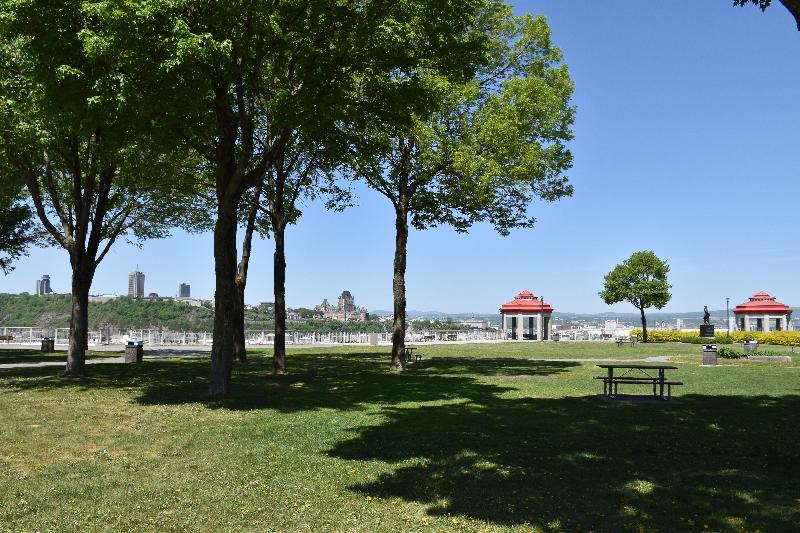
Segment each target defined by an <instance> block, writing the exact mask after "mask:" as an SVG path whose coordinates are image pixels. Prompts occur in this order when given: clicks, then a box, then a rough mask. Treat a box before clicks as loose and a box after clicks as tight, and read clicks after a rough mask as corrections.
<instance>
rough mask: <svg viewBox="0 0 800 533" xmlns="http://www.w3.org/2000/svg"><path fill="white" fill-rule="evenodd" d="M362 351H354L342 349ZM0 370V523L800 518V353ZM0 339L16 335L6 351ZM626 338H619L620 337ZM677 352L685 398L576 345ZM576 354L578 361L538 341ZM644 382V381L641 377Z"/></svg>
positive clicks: (437, 351) (493, 526)
mask: <svg viewBox="0 0 800 533" xmlns="http://www.w3.org/2000/svg"><path fill="white" fill-rule="evenodd" d="M345 352H346V353H345ZM423 352H424V353H425V358H424V359H423V361H422V362H420V363H416V364H414V365H412V366H411V367H410V369H409V370H408V371H407V372H406V373H404V374H400V375H397V374H390V373H389V372H387V371H386V369H387V367H388V355H387V354H388V349H387V348H385V347H372V348H365V347H361V348H347V349H343V348H340V349H302V350H300V349H298V350H293V351H291V353H290V358H289V365H290V374H289V375H287V376H283V377H277V378H276V377H272V376H270V375H269V370H270V366H269V360H268V359H267V358H266V357H264V356H263V355H260V354H255V355H253V356H252V357H251V362H250V363H249V364H247V365H237V366H236V368H235V376H234V391H233V394H232V396H231V398H229V399H227V400H225V401H222V402H218V403H208V402H207V401H206V400H205V389H206V379H207V373H208V362H207V361H204V360H170V361H146V362H144V363H142V364H139V365H122V364H119V365H117V364H106V365H95V366H90V367H89V370H90V372H91V376H92V377H91V378H90V379H87V380H85V381H75V380H68V379H66V378H62V377H60V376H59V373H60V369H59V368H37V369H16V370H0V421H1V422H0V487H2V490H0V530H3V529H8V530H12V531H34V530H47V529H53V530H80V531H84V530H101V529H102V530H108V529H112V530H136V531H138V530H153V531H155V530H158V531H161V530H198V531H221V530H232V531H233V530H253V531H315V532H318V531H369V532H371V531H429V530H438V531H449V530H456V531H458V530H461V531H476V530H477V531H482V530H487V531H495V530H519V531H531V530H536V529H539V530H544V531H560V530H563V531H590V530H592V531H624V530H631V531H639V530H640V529H641V528H644V529H645V530H646V531H653V530H657V531H765V532H767V531H770V532H771V531H790V530H793V529H795V528H796V524H798V523H800V496H798V495H800V481H798V480H800V453H799V452H800V444H798V439H797V428H798V422H800V368H798V367H796V366H794V364H792V363H783V364H768V363H752V362H746V361H723V364H722V365H721V366H720V367H717V368H708V367H701V366H699V361H700V347H699V346H696V345H683V344H661V345H651V346H641V345H640V346H637V347H633V348H632V347H629V346H628V347H626V346H623V347H621V348H618V347H617V346H616V345H601V344H597V343H560V344H556V343H550V344H545V345H534V344H533V343H525V344H517V345H508V344H504V345H450V346H435V347H425V349H424V350H423ZM0 353H1V352H0ZM617 354H619V355H617ZM622 354H626V355H625V356H624V357H625V358H627V357H628V356H629V355H630V358H644V357H654V356H671V357H672V358H673V360H676V361H680V363H679V364H678V365H677V366H679V368H678V370H675V371H673V373H672V374H671V377H674V378H675V379H680V380H681V381H683V382H684V383H685V384H686V385H685V386H684V387H681V388H679V389H678V392H677V395H678V399H679V403H675V404H672V405H637V404H613V403H608V402H604V401H602V400H600V399H598V398H596V397H595V395H596V394H597V393H598V392H600V389H601V388H602V387H601V385H600V384H598V383H597V382H596V381H594V380H592V379H591V377H592V376H593V375H597V374H598V373H599V369H597V368H596V367H595V366H594V365H595V363H591V362H580V361H577V359H582V358H623V355H622ZM529 358H540V359H573V360H572V361H554V360H550V361H534V360H529ZM642 389H646V387H642Z"/></svg>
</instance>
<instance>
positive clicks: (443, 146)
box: [352, 2, 574, 370]
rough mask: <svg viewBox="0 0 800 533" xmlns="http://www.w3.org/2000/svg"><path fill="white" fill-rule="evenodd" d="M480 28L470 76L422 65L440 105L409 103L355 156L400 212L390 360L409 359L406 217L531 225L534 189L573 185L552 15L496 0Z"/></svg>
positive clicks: (463, 226)
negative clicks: (423, 109)
mask: <svg viewBox="0 0 800 533" xmlns="http://www.w3.org/2000/svg"><path fill="white" fill-rule="evenodd" d="M474 31H475V32H476V33H481V34H482V35H483V37H484V38H485V43H486V44H487V54H486V56H485V58H484V62H483V64H482V65H479V68H478V69H477V70H473V72H472V75H471V76H470V77H469V79H468V80H467V81H466V82H460V83H454V82H452V81H451V80H448V79H446V78H444V77H442V76H441V75H440V72H439V71H438V70H437V69H436V68H433V67H432V66H430V65H425V66H424V67H423V68H421V69H420V70H419V72H418V73H417V75H418V76H419V77H420V78H421V79H422V80H423V83H425V84H427V85H428V86H430V87H431V88H432V90H431V93H432V94H433V95H434V96H435V98H436V100H435V101H436V106H435V108H434V113H432V114H431V115H422V114H419V113H414V112H413V111H412V110H409V112H408V115H409V116H410V117H412V120H411V121H410V122H408V123H405V124H400V125H399V127H397V126H395V127H391V128H387V127H386V126H385V125H380V126H378V127H377V128H374V129H372V131H371V132H370V135H368V138H369V145H368V146H367V147H366V148H363V149H361V150H360V153H359V154H356V156H355V157H354V159H353V164H352V165H353V170H354V172H355V173H356V174H357V175H359V176H361V177H362V178H364V179H365V181H366V182H367V183H368V184H369V186H370V187H372V188H373V189H375V190H376V191H378V192H379V193H381V194H382V195H383V196H385V197H386V198H388V199H389V201H390V202H391V204H392V207H393V208H394V212H395V253H394V264H393V271H394V275H393V281H392V290H393V295H394V325H393V330H392V362H391V368H392V370H403V369H405V358H404V348H405V345H404V342H405V341H404V339H405V330H406V322H405V317H406V286H405V271H406V257H407V249H408V235H409V224H410V225H411V226H413V227H414V228H416V229H418V230H424V229H426V228H429V227H433V226H436V225H440V224H447V225H450V226H452V227H454V228H455V229H456V230H457V231H466V230H467V229H468V228H469V227H470V226H471V225H472V224H474V223H475V222H478V221H482V220H486V221H489V222H490V223H491V224H492V225H493V226H494V227H495V229H496V230H497V231H498V232H499V233H500V234H502V235H506V234H508V233H509V231H510V230H511V229H512V228H518V227H523V228H528V227H532V226H533V225H534V223H535V218H533V217H532V216H531V215H530V214H529V212H528V211H529V210H528V208H529V206H530V204H531V202H532V201H533V200H534V199H541V200H545V201H554V200H557V199H559V198H561V197H564V196H568V195H570V194H571V193H572V186H571V185H569V184H568V182H567V178H566V177H565V176H564V175H563V172H564V171H566V170H567V169H568V168H569V167H570V166H571V162H572V156H571V154H570V152H569V151H568V150H567V149H566V147H565V142H566V141H568V140H569V139H571V138H572V133H571V125H572V123H573V117H574V108H573V107H572V106H571V105H570V98H571V95H572V90H573V86H572V81H571V79H570V76H569V73H568V71H567V69H566V66H565V65H564V64H563V63H562V57H561V52H560V50H559V49H558V48H556V47H555V46H553V44H552V42H551V40H550V30H549V27H548V24H547V22H546V20H545V19H544V18H543V17H535V18H534V17H531V16H524V17H515V16H513V15H512V14H511V10H510V8H509V7H507V6H505V5H504V4H502V3H500V2H495V3H492V4H491V5H490V6H489V7H488V8H487V9H485V10H484V11H483V12H482V15H481V17H480V19H479V24H477V25H476V26H475V28H474ZM456 59H457V58H453V60H452V61H455V60H456ZM470 67H471V66H470V65H462V68H463V69H464V70H466V71H469V70H470Z"/></svg>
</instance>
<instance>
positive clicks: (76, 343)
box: [64, 263, 92, 377]
mask: <svg viewBox="0 0 800 533" xmlns="http://www.w3.org/2000/svg"><path fill="white" fill-rule="evenodd" d="M91 285H92V273H91V272H89V271H88V269H87V268H83V267H82V265H80V263H73V270H72V311H71V314H70V320H69V353H68V354H67V367H66V369H65V370H64V375H66V376H71V377H84V376H86V349H87V347H88V344H89V288H90V287H91Z"/></svg>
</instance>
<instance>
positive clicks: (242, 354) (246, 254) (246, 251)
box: [233, 186, 261, 363]
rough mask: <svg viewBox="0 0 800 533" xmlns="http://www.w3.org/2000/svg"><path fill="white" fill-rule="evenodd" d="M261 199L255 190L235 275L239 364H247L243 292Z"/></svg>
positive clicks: (235, 349)
mask: <svg viewBox="0 0 800 533" xmlns="http://www.w3.org/2000/svg"><path fill="white" fill-rule="evenodd" d="M260 197H261V187H260V186H259V187H258V189H257V190H256V194H255V197H254V199H253V203H252V204H251V205H250V209H249V210H248V212H247V227H246V228H245V233H244V241H243V242H242V259H241V261H239V269H238V271H237V273H236V301H235V302H234V303H235V304H236V323H235V325H236V327H235V328H234V332H233V357H234V359H235V360H237V361H239V362H240V363H246V362H247V347H246V345H245V339H244V290H245V287H246V286H247V271H248V269H249V268H250V251H251V249H252V245H253V231H254V230H255V225H256V216H258V202H259V201H260V199H261V198H260Z"/></svg>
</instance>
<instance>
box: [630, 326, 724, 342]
mask: <svg viewBox="0 0 800 533" xmlns="http://www.w3.org/2000/svg"><path fill="white" fill-rule="evenodd" d="M631 335H636V336H638V337H639V339H641V338H642V330H641V329H634V330H631ZM647 342H687V343H690V344H713V343H716V344H731V343H732V342H733V340H732V338H730V339H729V338H728V337H727V336H726V335H725V334H724V333H721V334H720V333H718V334H716V335H715V336H714V338H713V339H711V338H708V337H701V336H700V332H699V331H677V330H663V329H656V330H648V331H647Z"/></svg>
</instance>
